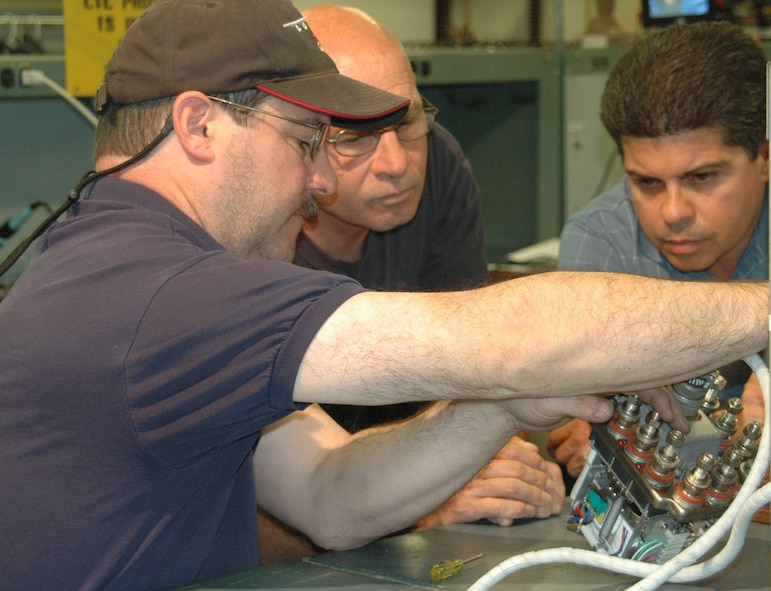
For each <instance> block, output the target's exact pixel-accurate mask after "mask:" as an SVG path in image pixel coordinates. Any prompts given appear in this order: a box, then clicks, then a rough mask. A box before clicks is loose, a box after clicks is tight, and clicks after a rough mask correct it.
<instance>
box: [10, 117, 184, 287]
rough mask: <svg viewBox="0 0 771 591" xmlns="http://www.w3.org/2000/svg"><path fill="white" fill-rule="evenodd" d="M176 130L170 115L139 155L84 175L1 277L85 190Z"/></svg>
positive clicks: (141, 155) (16, 252) (21, 245)
mask: <svg viewBox="0 0 771 591" xmlns="http://www.w3.org/2000/svg"><path fill="white" fill-rule="evenodd" d="M173 129H174V123H173V121H172V120H171V115H169V116H168V117H167V118H166V122H165V123H164V125H163V129H161V131H160V133H158V135H157V136H155V138H154V139H153V141H151V142H150V143H149V144H147V146H145V147H144V148H142V150H140V151H139V153H137V154H135V155H134V156H132V157H131V158H129V159H128V160H126V161H125V162H121V163H120V164H118V165H116V166H113V167H112V168H106V169H105V170H100V171H99V172H95V171H93V170H91V171H88V172H87V173H86V174H84V175H83V177H82V178H81V179H80V182H79V183H78V184H77V186H76V187H75V188H74V189H72V191H70V192H69V194H68V195H67V200H66V201H65V202H64V203H62V204H61V205H60V206H59V207H58V208H56V210H54V211H53V213H51V214H50V215H49V216H48V217H47V218H46V219H45V220H43V222H42V223H41V224H40V225H39V226H38V227H37V228H35V230H34V231H33V232H32V234H30V235H29V236H27V237H26V238H25V239H24V240H22V241H21V242H20V243H19V245H18V246H17V247H16V248H14V249H13V251H12V252H11V253H10V254H9V255H8V256H7V257H6V258H5V260H4V261H3V262H2V263H1V264H0V277H2V276H3V275H5V273H7V272H8V271H9V270H10V269H11V267H13V265H15V264H16V262H17V261H18V260H19V259H20V258H21V255H23V254H24V252H25V251H26V250H27V249H28V248H29V246H30V245H31V244H32V243H33V242H34V241H35V240H37V239H38V238H40V236H41V235H42V234H43V233H44V232H45V231H46V230H47V229H48V228H50V227H51V225H52V224H53V223H54V222H55V221H56V220H57V219H58V218H59V217H60V216H61V215H62V214H63V213H64V212H66V211H67V210H68V209H69V208H70V207H72V206H73V205H74V204H75V203H77V202H78V200H79V199H80V195H81V193H82V192H83V189H85V188H86V187H87V186H88V185H90V184H91V183H93V182H94V181H96V180H98V179H100V178H102V177H103V176H107V175H109V174H113V173H115V172H118V171H120V170H123V169H124V168H127V167H129V166H131V165H132V164H134V163H136V162H138V161H139V160H141V159H142V158H144V157H145V156H147V154H149V153H150V152H151V151H152V150H153V149H154V148H155V147H156V146H157V145H158V144H160V143H161V141H162V140H163V139H164V138H165V137H166V136H167V135H169V133H171V131H172V130H173Z"/></svg>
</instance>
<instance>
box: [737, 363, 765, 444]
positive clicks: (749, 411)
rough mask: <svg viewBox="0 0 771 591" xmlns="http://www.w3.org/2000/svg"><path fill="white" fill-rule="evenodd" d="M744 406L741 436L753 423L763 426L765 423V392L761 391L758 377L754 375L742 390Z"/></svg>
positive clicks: (739, 430) (738, 431) (740, 425)
mask: <svg viewBox="0 0 771 591" xmlns="http://www.w3.org/2000/svg"><path fill="white" fill-rule="evenodd" d="M742 404H743V405H744V410H743V411H742V414H740V415H739V427H738V430H737V433H738V434H741V433H742V431H743V430H744V427H745V426H746V425H748V424H749V423H751V422H752V421H758V422H759V423H760V424H761V425H762V424H763V423H765V406H764V405H763V392H762V391H761V389H760V382H758V376H757V375H755V374H752V375H751V376H750V379H749V380H747V383H746V384H744V390H742Z"/></svg>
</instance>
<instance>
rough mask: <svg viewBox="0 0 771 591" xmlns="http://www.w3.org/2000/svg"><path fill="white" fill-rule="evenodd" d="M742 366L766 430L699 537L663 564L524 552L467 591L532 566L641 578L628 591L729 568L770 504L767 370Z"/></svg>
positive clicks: (753, 360) (560, 551) (755, 359)
mask: <svg viewBox="0 0 771 591" xmlns="http://www.w3.org/2000/svg"><path fill="white" fill-rule="evenodd" d="M745 362H746V363H747V365H749V366H750V368H752V370H753V371H754V372H755V374H756V375H757V377H758V382H759V383H760V389H761V391H762V393H763V405H764V411H765V412H764V414H765V427H766V428H764V429H763V433H762V435H761V438H760V444H759V446H758V452H757V455H756V456H755V459H754V461H753V464H752V468H751V470H750V473H749V474H748V475H747V478H746V480H745V482H744V484H743V485H742V487H741V489H739V492H738V493H737V495H736V497H735V498H734V500H733V502H732V503H731V505H730V506H729V507H728V509H726V511H725V512H724V513H723V515H721V517H720V518H719V519H718V520H717V521H716V522H715V524H714V525H713V526H712V527H711V528H710V529H709V530H708V531H707V532H706V533H705V534H704V535H703V536H701V537H700V538H699V539H698V540H696V541H695V542H694V543H693V544H691V545H690V546H689V547H688V548H686V549H685V550H684V551H683V552H681V553H680V554H678V555H677V556H675V557H674V558H672V559H671V560H670V561H668V562H665V563H664V564H662V565H656V564H650V563H646V562H638V561H635V560H630V559H628V558H618V557H615V556H608V555H606V554H600V553H599V552H594V551H590V550H581V549H578V548H550V549H547V550H536V551H533V552H525V553H524V554H519V555H517V556H513V557H511V558H509V559H507V560H504V561H503V562H501V563H500V564H498V565H497V566H495V567H493V568H492V569H490V570H489V571H488V572H487V573H486V574H485V575H483V576H482V577H480V578H479V579H477V581H476V582H474V583H473V584H472V585H471V586H470V587H469V588H468V591H487V590H488V589H490V588H492V587H493V585H495V584H496V583H498V582H499V581H501V580H503V579H504V578H506V577H507V576H509V575H510V574H512V573H514V572H517V571H519V570H523V569H525V568H530V567H533V566H542V565H547V564H555V563H570V564H577V565H582V566H591V567H595V568H599V569H604V570H609V571H613V572H616V573H620V574H626V575H632V576H635V577H638V578H642V577H644V578H642V580H641V581H638V582H637V583H636V584H635V585H633V586H632V587H630V588H629V590H628V591H649V590H651V589H656V588H657V587H659V586H660V585H661V584H663V583H664V582H666V581H672V582H676V583H683V582H691V581H697V580H701V579H704V578H707V577H710V576H712V575H714V574H715V573H717V572H720V571H721V570H723V569H724V568H725V567H726V566H728V565H729V564H730V563H731V562H732V561H733V560H734V559H735V558H736V556H737V555H738V554H739V552H740V551H741V548H742V546H743V545H744V540H745V538H746V534H747V529H748V528H749V524H750V521H751V520H752V516H753V515H754V514H755V513H756V512H757V510H758V509H759V508H760V507H762V506H763V505H765V504H767V503H769V502H771V483H769V484H766V485H765V486H763V487H762V488H758V487H759V485H760V483H761V481H762V479H763V476H764V474H765V472H766V468H767V467H768V463H769V448H770V447H771V445H770V442H771V406H770V405H769V370H768V367H766V365H765V363H764V362H763V360H762V359H761V358H760V356H759V355H750V356H749V357H746V358H745ZM728 530H731V535H730V537H729V539H728V542H727V543H726V545H725V546H724V547H723V549H722V550H721V551H720V552H719V553H718V554H716V555H715V556H713V557H712V558H710V559H709V560H707V561H705V562H704V563H701V564H696V565H693V566H690V565H692V564H693V563H694V562H695V561H696V560H698V559H699V558H701V557H702V556H703V555H704V554H705V553H706V552H707V551H708V550H709V549H710V548H712V547H713V546H714V545H715V544H716V543H717V542H718V541H720V540H721V539H722V537H723V535H724V534H725V533H726V532H727V531H728Z"/></svg>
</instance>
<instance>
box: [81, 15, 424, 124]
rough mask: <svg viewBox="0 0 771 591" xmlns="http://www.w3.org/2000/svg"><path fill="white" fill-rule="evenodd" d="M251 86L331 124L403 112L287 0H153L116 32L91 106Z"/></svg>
mask: <svg viewBox="0 0 771 591" xmlns="http://www.w3.org/2000/svg"><path fill="white" fill-rule="evenodd" d="M250 88H257V89H259V90H262V91H264V92H266V93H268V94H270V95H273V96H275V97H278V98H280V99H283V100H285V101H288V102H290V103H293V104H296V105H299V106H301V107H305V108H306V109H309V110H311V111H314V112H316V113H321V114H324V115H329V116H330V117H331V119H332V124H333V125H335V126H338V127H348V128H355V129H376V128H380V127H387V126H389V125H392V124H394V123H396V122H398V121H399V120H400V119H401V118H402V117H403V116H404V115H405V113H406V112H407V109H408V108H409V100H408V99H405V98H404V97H399V96H396V95H393V94H391V93H388V92H385V91H383V90H380V89H378V88H375V87H373V86H369V85H368V84H364V83H362V82H359V81H357V80H354V79H352V78H348V77H346V76H343V75H342V74H340V73H339V72H338V70H337V67H336V66H335V64H334V62H333V61H332V59H331V58H330V57H329V56H328V55H327V54H326V53H325V52H324V50H323V48H322V47H321V45H320V44H319V42H318V41H317V40H316V37H315V36H314V35H313V32H312V31H311V29H310V27H309V26H308V24H307V23H306V22H305V19H304V18H303V17H302V15H301V14H300V13H299V12H298V11H297V9H296V8H295V7H294V5H292V3H291V2H290V1H289V0H156V1H155V2H154V3H153V4H152V5H151V6H150V7H149V8H148V9H147V10H145V11H144V12H143V13H142V15H141V16H140V17H139V18H138V19H137V20H136V21H134V23H133V24H132V25H131V26H130V27H129V28H128V30H127V31H126V33H125V35H124V36H123V39H122V40H121V42H120V44H119V45H118V48H117V49H116V50H115V53H114V54H113V57H112V60H111V61H110V64H109V65H108V66H107V73H106V76H105V81H104V84H102V86H101V87H100V88H99V89H98V90H97V92H96V97H95V99H94V107H95V109H96V110H97V111H102V110H103V109H104V107H105V106H107V105H113V104H118V105H120V104H129V103H137V102H141V101H147V100H152V99H157V98H164V97H170V96H175V95H177V94H180V93H181V92H184V91H187V90H199V91H201V92H204V93H206V94H222V93H228V92H236V91H239V90H247V89H250Z"/></svg>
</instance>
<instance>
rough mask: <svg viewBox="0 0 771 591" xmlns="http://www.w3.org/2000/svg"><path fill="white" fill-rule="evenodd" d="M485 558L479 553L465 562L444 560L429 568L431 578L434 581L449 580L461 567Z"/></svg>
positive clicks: (482, 553) (458, 559) (457, 559)
mask: <svg viewBox="0 0 771 591" xmlns="http://www.w3.org/2000/svg"><path fill="white" fill-rule="evenodd" d="M485 556H486V554H485V553H484V552H480V553H479V554H477V555H476V556H472V557H471V558H466V559H465V560H461V559H460V558H456V559H455V560H444V561H442V562H437V563H436V564H435V565H434V566H432V567H431V578H432V579H433V580H434V581H443V580H444V579H449V578H450V577H452V576H454V575H457V574H458V573H459V572H461V571H462V570H463V567H464V566H466V565H467V564H468V563H469V562H472V561H474V560H479V559H480V558H484V557H485Z"/></svg>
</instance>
